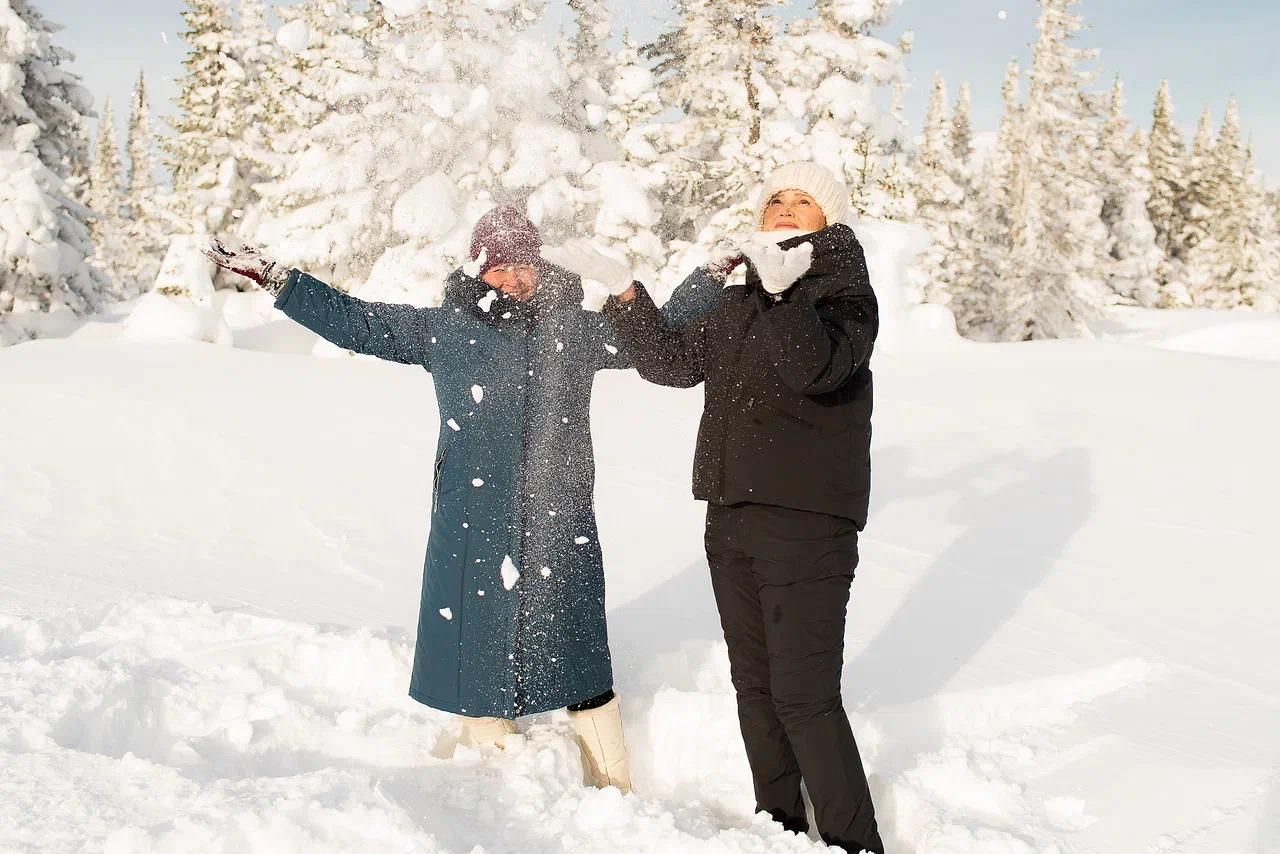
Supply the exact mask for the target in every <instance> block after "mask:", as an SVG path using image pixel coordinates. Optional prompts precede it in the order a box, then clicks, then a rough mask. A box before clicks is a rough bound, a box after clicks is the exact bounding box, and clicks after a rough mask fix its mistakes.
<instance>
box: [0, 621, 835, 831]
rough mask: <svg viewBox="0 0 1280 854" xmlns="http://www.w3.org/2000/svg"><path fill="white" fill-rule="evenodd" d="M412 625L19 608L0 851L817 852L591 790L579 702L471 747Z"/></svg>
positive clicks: (2, 626)
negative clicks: (500, 739)
mask: <svg viewBox="0 0 1280 854" xmlns="http://www.w3.org/2000/svg"><path fill="white" fill-rule="evenodd" d="M412 651H413V648H412V644H411V642H410V640H409V638H408V637H406V636H404V635H403V634H401V633H399V632H393V633H388V632H385V631H370V630H364V629H339V628H332V627H318V626H312V625H308V624H305V623H297V622H288V621H284V620H279V619H275V618H271V617H265V616H259V615H255V614H250V613H246V612H243V611H238V610H219V609H215V608H213V607H211V606H209V605H205V604H197V603H191V602H183V601H179V600H175V599H165V598H138V599H131V600H128V601H124V602H119V603H116V604H113V605H110V606H108V607H105V608H98V609H84V610H76V611H66V612H62V613H60V614H57V615H55V616H51V617H45V618H43V619H17V618H13V617H0V686H2V687H0V704H2V705H3V706H4V707H5V708H7V709H9V710H11V712H12V714H8V715H6V717H5V718H4V719H3V722H2V723H0V762H3V763H4V767H5V768H6V773H7V774H10V773H14V774H17V775H18V778H20V779H22V780H23V781H24V783H25V784H24V785H23V786H22V787H20V788H19V789H12V790H10V791H9V792H8V794H7V796H6V797H5V798H4V799H3V800H0V828H2V829H0V848H4V849H5V850H12V849H13V848H14V847H16V848H19V849H21V848H25V847H29V846H36V845H38V847H39V848H40V850H42V851H64V850H65V851H72V850H81V848H82V846H87V847H90V848H93V849H97V850H105V851H108V852H111V854H122V853H123V852H144V851H145V852H154V851H173V852H178V851H218V852H232V851H266V850H277V851H298V850H306V851H313V852H348V851H360V850H372V849H375V848H376V849H377V850H387V851H403V852H459V851H461V852H465V851H471V850H475V849H474V840H477V839H485V840H495V841H498V840H500V842H499V843H498V846H497V847H494V848H492V849H489V850H494V851H511V852H515V851H578V850H597V851H611V850H627V851H638V852H654V854H658V852H663V854H666V852H687V854H702V853H703V852H721V854H736V852H760V854H775V852H776V854H784V853H785V852H801V851H813V850H815V846H814V845H813V844H812V843H810V842H809V840H807V839H805V838H803V837H797V836H795V835H793V834H788V833H785V832H783V831H782V830H781V829H780V828H778V827H777V826H776V825H774V824H772V823H771V822H769V821H766V820H763V819H761V818H759V817H750V818H746V819H744V820H731V821H726V820H725V819H724V818H723V817H722V816H719V815H716V814H714V813H712V812H710V811H708V810H706V809H705V808H701V807H699V806H698V805H696V804H694V805H690V804H687V803H682V802H676V803H670V804H668V803H665V802H662V801H658V800H653V799H643V798H639V797H635V796H623V795H622V794H621V793H619V792H618V791H617V790H616V789H607V790H596V789H593V788H590V787H587V786H584V785H583V773H584V772H583V766H582V760H581V754H580V753H579V750H578V747H577V746H576V743H575V741H574V739H573V737H572V731H571V727H570V726H569V723H568V720H567V718H566V717H564V716H563V714H557V715H554V716H545V718H544V719H541V720H540V721H539V722H535V723H533V724H526V731H525V732H524V733H523V735H522V736H521V737H519V738H514V739H511V740H510V742H509V743H508V746H507V749H506V750H505V751H504V752H500V753H493V752H485V753H482V752H480V751H477V750H475V749H473V748H469V747H465V746H459V745H458V744H457V743H456V738H455V734H454V730H455V728H456V723H455V722H454V720H453V719H452V717H451V716H449V715H444V714H441V713H437V712H434V711H432V710H430V709H427V708H425V707H423V706H421V705H419V704H417V703H415V702H413V701H412V700H410V699H409V698H408V697H407V696H406V695H405V692H404V686H405V674H406V673H407V672H408V668H409V666H410V663H411V660H412Z"/></svg>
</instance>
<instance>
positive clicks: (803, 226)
mask: <svg viewBox="0 0 1280 854" xmlns="http://www.w3.org/2000/svg"><path fill="white" fill-rule="evenodd" d="M826 226H827V218H826V216H825V215H824V214H823V213H822V208H821V207H819V206H818V203H817V202H815V201H814V200H813V196H811V195H809V194H808V193H806V192H803V191H802V190H782V191H780V192H778V193H775V194H774V195H773V198H771V199H769V202H768V204H766V205H765V206H764V222H762V223H761V227H762V228H763V229H764V230H765V231H782V230H784V229H789V230H793V231H817V230H819V229H821V228H826Z"/></svg>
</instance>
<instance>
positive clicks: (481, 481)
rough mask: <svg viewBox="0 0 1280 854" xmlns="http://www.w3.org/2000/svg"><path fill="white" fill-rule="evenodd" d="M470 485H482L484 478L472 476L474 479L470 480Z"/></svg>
mask: <svg viewBox="0 0 1280 854" xmlns="http://www.w3.org/2000/svg"><path fill="white" fill-rule="evenodd" d="M471 485H472V486H484V480H482V479H481V478H478V477H477V478H474V479H473V480H472V481H471Z"/></svg>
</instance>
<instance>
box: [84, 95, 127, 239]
mask: <svg viewBox="0 0 1280 854" xmlns="http://www.w3.org/2000/svg"><path fill="white" fill-rule="evenodd" d="M122 201H123V194H122V192H121V168H120V149H119V148H118V147H117V146H116V127H115V117H114V116H113V115H112V110H111V99H110V98H108V99H107V100H106V102H105V103H104V104H103V105H102V118H101V119H100V120H99V122H98V139H97V143H96V144H95V145H94V148H93V168H92V169H91V170H90V171H89V207H91V208H93V211H94V213H95V214H96V218H95V221H94V226H93V228H92V229H91V230H92V231H93V232H94V237H95V239H96V238H97V235H98V226H99V225H105V224H107V223H110V222H114V221H118V220H119V218H120V204H121V202H122Z"/></svg>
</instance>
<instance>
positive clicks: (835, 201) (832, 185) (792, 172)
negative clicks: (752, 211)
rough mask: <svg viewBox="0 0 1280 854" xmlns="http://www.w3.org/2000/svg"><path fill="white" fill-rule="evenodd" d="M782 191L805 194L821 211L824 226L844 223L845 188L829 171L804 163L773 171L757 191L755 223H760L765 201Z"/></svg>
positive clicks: (799, 161) (808, 162) (798, 161)
mask: <svg viewBox="0 0 1280 854" xmlns="http://www.w3.org/2000/svg"><path fill="white" fill-rule="evenodd" d="M783 190H800V191H801V192H804V193H808V194H809V195H810V196H812V197H813V200H814V201H815V202H817V203H818V207H820V208H822V214H823V216H825V217H826V218H827V225H833V224H835V223H837V222H844V220H845V217H847V216H848V215H849V188H848V187H846V186H845V185H844V183H843V182H841V181H839V180H838V179H837V178H836V176H835V175H833V174H831V170H830V169H828V168H827V167H825V166H820V165H819V164H817V163H813V162H812V161H808V160H797V161H795V162H793V163H787V164H784V165H782V166H779V167H778V168H777V169H775V170H773V174H772V175H770V176H769V178H768V180H766V181H765V182H764V188H763V189H762V190H761V191H760V201H759V203H758V204H757V205H756V221H757V222H759V223H763V222H764V209H765V207H766V206H767V205H768V204H769V200H770V199H772V198H773V197H774V196H776V195H777V194H778V193H781V192H782V191H783Z"/></svg>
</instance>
